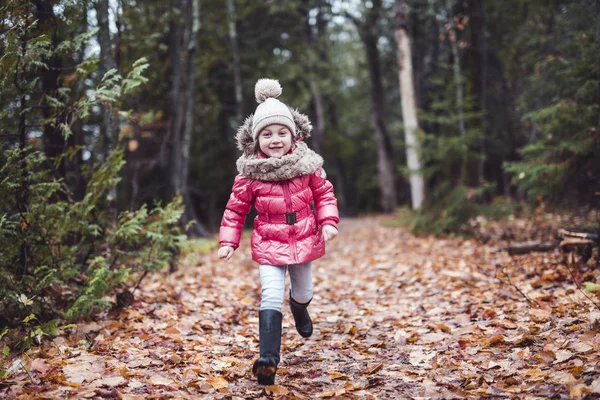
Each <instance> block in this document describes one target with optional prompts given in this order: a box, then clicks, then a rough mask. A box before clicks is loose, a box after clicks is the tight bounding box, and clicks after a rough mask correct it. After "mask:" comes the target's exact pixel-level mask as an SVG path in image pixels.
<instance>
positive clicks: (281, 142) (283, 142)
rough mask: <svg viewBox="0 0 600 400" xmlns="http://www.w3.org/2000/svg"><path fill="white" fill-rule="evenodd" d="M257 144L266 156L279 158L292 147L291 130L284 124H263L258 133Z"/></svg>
mask: <svg viewBox="0 0 600 400" xmlns="http://www.w3.org/2000/svg"><path fill="white" fill-rule="evenodd" d="M258 146H259V148H260V150H261V151H262V152H263V153H265V154H266V155H267V156H269V157H275V158H280V157H282V156H284V155H286V154H287V153H288V152H289V151H290V149H291V148H292V132H290V129H289V128H288V127H287V126H285V125H280V124H272V125H268V126H265V127H264V128H263V129H262V130H261V131H260V133H259V134H258Z"/></svg>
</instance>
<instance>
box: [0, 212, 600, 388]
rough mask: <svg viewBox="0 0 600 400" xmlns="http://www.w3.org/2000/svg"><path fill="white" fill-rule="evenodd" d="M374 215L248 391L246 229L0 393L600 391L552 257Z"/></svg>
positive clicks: (252, 299) (593, 338) (250, 325)
mask: <svg viewBox="0 0 600 400" xmlns="http://www.w3.org/2000/svg"><path fill="white" fill-rule="evenodd" d="M383 220H384V219H383V218H381V217H377V218H361V219H347V220H343V221H342V223H341V225H340V232H341V233H340V236H339V237H338V239H336V240H335V241H334V242H332V243H330V244H329V245H328V254H327V256H325V257H324V258H323V259H321V260H318V261H317V262H315V263H314V271H313V276H314V280H315V297H314V300H313V302H312V304H311V307H310V310H311V314H312V316H313V320H314V323H315V333H314V335H313V337H312V338H310V339H308V340H306V339H303V338H301V337H300V336H299V335H298V334H297V333H296V331H295V330H294V327H293V319H292V317H291V314H290V312H289V309H288V308H287V302H286V304H285V305H284V310H283V311H284V338H283V340H282V344H283V348H282V361H281V363H280V369H279V371H278V375H277V380H276V385H274V386H269V387H266V388H265V387H262V386H259V385H258V384H257V383H255V380H254V379H253V377H252V376H251V374H250V369H251V365H252V362H253V360H254V359H255V357H256V356H257V353H258V335H257V331H258V318H257V310H258V305H259V299H260V288H259V282H258V268H257V266H256V264H255V263H253V262H252V261H251V259H250V249H249V241H248V239H247V238H246V239H244V240H243V242H242V246H241V248H240V249H239V250H238V251H237V252H236V254H235V255H234V257H233V259H232V260H231V261H230V262H229V263H224V262H222V261H219V260H217V259H216V255H215V253H216V252H213V253H212V254H209V255H206V256H197V257H188V258H187V259H186V260H184V262H183V265H182V266H181V268H180V269H179V271H178V272H176V273H174V274H171V275H170V276H166V277H164V276H161V275H158V274H156V275H154V276H153V277H151V278H149V279H148V280H147V281H146V282H145V283H144V284H143V285H142V287H141V290H140V291H139V292H138V293H136V298H137V300H136V302H135V303H134V306H133V307H132V308H130V309H127V310H125V311H122V312H120V313H111V314H108V315H107V316H106V318H105V319H102V320H99V321H96V322H92V323H88V324H80V326H79V328H78V332H77V334H76V335H72V336H71V337H67V338H65V337H60V338H57V339H56V340H55V345H47V346H44V347H43V348H42V349H40V350H38V351H37V352H33V353H32V354H31V355H30V356H29V357H24V358H22V360H23V363H24V364H25V365H26V366H27V367H29V368H30V372H29V374H26V373H23V372H21V373H17V374H15V375H14V376H13V377H11V379H10V380H9V381H7V382H4V383H3V386H0V394H4V395H7V396H9V397H10V396H15V397H16V396H18V395H19V394H23V393H30V394H35V393H37V395H38V396H44V398H53V397H55V398H64V397H66V396H73V397H77V398H93V397H98V396H100V397H122V398H129V399H143V398H148V397H153V398H172V397H179V398H223V399H229V398H261V397H264V398H267V397H270V396H283V397H285V398H299V399H302V398H317V397H324V398H329V397H338V398H357V399H358V398H360V399H363V398H367V399H368V398H373V399H379V398H443V399H447V398H527V399H536V398H547V397H548V396H554V398H585V397H590V398H595V396H598V395H600V367H598V366H597V365H596V364H597V359H598V355H599V353H600V334H598V331H599V329H598V327H599V325H600V323H599V322H598V320H599V319H600V313H599V312H598V309H597V308H595V307H594V306H593V304H592V303H591V302H590V301H589V300H588V299H586V298H585V297H584V295H583V294H582V293H581V292H580V291H579V290H577V288H576V286H575V285H574V284H573V283H572V281H571V280H570V278H569V275H568V274H569V273H568V271H567V270H566V269H565V268H564V266H561V265H559V263H558V259H559V255H558V254H556V253H553V254H531V255H527V256H518V257H509V256H508V255H506V253H502V252H497V251H495V249H494V248H493V247H491V246H487V245H486V246H484V245H480V244H478V243H476V242H475V241H474V240H460V239H451V240H450V239H448V240H440V239H436V238H432V237H431V238H417V237H415V236H413V235H410V234H409V233H408V232H407V231H406V230H404V229H402V228H389V227H384V226H382V225H381V223H382V221H383ZM509 282H510V283H512V284H513V285H514V286H513V285H511V284H509ZM517 288H518V289H517ZM519 290H521V291H522V292H523V294H521V293H519ZM286 292H287V291H286ZM525 296H526V297H528V298H529V300H527V299H526V298H525ZM529 301H531V302H534V303H537V305H532V304H530V303H529ZM81 339H86V340H88V341H89V343H90V344H92V346H91V348H88V347H86V346H85V342H79V341H80V340H81Z"/></svg>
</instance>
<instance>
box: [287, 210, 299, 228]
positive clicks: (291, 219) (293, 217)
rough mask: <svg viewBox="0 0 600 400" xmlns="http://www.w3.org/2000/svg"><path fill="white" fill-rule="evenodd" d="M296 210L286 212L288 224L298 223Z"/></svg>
mask: <svg viewBox="0 0 600 400" xmlns="http://www.w3.org/2000/svg"><path fill="white" fill-rule="evenodd" d="M296 221H297V219H296V211H294V212H288V213H285V223H286V224H288V225H294V224H295V223H296Z"/></svg>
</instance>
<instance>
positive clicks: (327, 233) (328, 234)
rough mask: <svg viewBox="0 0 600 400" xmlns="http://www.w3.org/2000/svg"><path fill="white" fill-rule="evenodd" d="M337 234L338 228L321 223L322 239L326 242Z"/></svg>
mask: <svg viewBox="0 0 600 400" xmlns="http://www.w3.org/2000/svg"><path fill="white" fill-rule="evenodd" d="M337 234H338V230H337V229H336V228H335V227H333V226H332V225H323V239H325V241H326V242H329V241H330V240H332V239H334V238H335V237H336V236H337Z"/></svg>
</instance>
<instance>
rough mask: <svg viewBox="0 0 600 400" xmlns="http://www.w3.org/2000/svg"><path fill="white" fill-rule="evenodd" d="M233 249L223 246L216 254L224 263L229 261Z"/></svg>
mask: <svg viewBox="0 0 600 400" xmlns="http://www.w3.org/2000/svg"><path fill="white" fill-rule="evenodd" d="M234 251H235V249H234V248H233V247H231V246H223V247H221V248H220V249H219V252H218V253H217V254H218V256H219V258H224V259H225V260H226V261H229V259H230V258H231V256H232V255H233V252H234Z"/></svg>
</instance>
